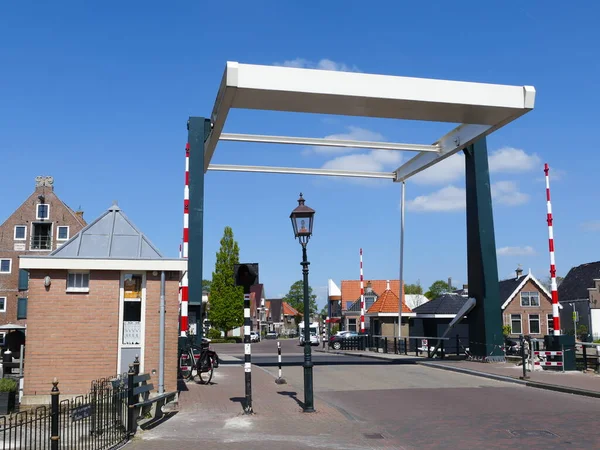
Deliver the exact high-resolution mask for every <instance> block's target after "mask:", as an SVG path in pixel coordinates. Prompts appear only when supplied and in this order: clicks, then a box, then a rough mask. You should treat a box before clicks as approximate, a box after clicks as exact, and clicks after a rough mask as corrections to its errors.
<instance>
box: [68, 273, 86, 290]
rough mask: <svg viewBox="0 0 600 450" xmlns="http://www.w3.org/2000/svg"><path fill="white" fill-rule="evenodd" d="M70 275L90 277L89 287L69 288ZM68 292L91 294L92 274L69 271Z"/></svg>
mask: <svg viewBox="0 0 600 450" xmlns="http://www.w3.org/2000/svg"><path fill="white" fill-rule="evenodd" d="M69 275H82V277H83V275H87V276H88V283H87V285H88V287H69ZM67 292H84V293H87V292H90V272H89V271H87V270H69V271H68V272H67Z"/></svg>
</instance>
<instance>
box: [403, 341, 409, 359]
mask: <svg viewBox="0 0 600 450" xmlns="http://www.w3.org/2000/svg"><path fill="white" fill-rule="evenodd" d="M404 354H405V355H406V356H408V338H404Z"/></svg>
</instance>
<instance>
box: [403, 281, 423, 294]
mask: <svg viewBox="0 0 600 450" xmlns="http://www.w3.org/2000/svg"><path fill="white" fill-rule="evenodd" d="M404 294H406V295H422V294H423V288H422V287H421V284H420V283H415V284H405V285H404Z"/></svg>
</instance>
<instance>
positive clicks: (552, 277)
mask: <svg viewBox="0 0 600 450" xmlns="http://www.w3.org/2000/svg"><path fill="white" fill-rule="evenodd" d="M549 171H550V167H548V164H547V163H546V164H544V173H545V174H546V205H547V207H548V217H547V221H548V245H549V248H550V287H551V289H552V320H553V325H554V332H553V334H554V336H559V335H560V316H559V314H558V287H557V286H556V260H555V259H554V230H553V227H552V204H551V203H550V176H549V175H548V172H549Z"/></svg>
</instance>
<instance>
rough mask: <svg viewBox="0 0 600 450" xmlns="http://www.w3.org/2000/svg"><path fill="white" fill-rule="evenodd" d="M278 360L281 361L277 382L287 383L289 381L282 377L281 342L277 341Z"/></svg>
mask: <svg viewBox="0 0 600 450" xmlns="http://www.w3.org/2000/svg"><path fill="white" fill-rule="evenodd" d="M277 362H278V363H279V376H278V377H277V379H276V380H275V383H277V384H287V382H286V381H285V380H284V379H283V378H282V377H281V342H279V341H277Z"/></svg>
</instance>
